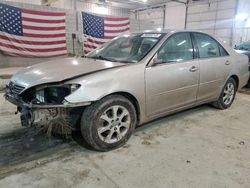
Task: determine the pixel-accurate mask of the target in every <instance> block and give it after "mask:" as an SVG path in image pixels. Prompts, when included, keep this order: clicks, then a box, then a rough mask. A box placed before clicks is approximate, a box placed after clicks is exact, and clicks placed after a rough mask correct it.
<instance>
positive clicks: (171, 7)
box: [165, 2, 186, 29]
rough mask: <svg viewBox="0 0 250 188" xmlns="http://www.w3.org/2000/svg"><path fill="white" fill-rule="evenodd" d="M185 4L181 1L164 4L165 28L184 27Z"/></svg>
mask: <svg viewBox="0 0 250 188" xmlns="http://www.w3.org/2000/svg"><path fill="white" fill-rule="evenodd" d="M185 14H186V6H185V5H184V4H181V3H175V2H170V3H167V4H166V17H165V29H184V27H185Z"/></svg>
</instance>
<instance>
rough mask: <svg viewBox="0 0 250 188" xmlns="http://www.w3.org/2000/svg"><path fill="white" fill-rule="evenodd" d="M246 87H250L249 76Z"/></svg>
mask: <svg viewBox="0 0 250 188" xmlns="http://www.w3.org/2000/svg"><path fill="white" fill-rule="evenodd" d="M246 87H247V88H250V78H249V80H248V82H247V85H246Z"/></svg>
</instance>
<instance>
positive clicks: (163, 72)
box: [145, 59, 199, 116]
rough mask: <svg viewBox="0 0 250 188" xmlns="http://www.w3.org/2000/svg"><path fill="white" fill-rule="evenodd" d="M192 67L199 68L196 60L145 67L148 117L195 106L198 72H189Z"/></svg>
mask: <svg viewBox="0 0 250 188" xmlns="http://www.w3.org/2000/svg"><path fill="white" fill-rule="evenodd" d="M193 66H194V67H199V62H198V60H197V59H196V60H192V61H187V62H179V63H166V64H161V65H158V66H152V67H147V69H146V72H145V80H146V83H145V86H146V101H147V115H148V116H152V115H157V114H159V113H162V112H164V111H170V110H173V109H175V108H179V107H181V106H188V105H193V104H195V102H196V97H197V92H198V83H199V70H197V71H195V72H191V71H190V69H191V67H193ZM170 73H171V74H170Z"/></svg>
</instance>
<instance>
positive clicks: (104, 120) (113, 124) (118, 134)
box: [81, 95, 137, 151]
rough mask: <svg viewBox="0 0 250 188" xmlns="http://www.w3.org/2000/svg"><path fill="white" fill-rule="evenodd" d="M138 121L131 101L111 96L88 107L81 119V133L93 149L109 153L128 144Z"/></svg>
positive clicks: (118, 96) (119, 96)
mask: <svg viewBox="0 0 250 188" xmlns="http://www.w3.org/2000/svg"><path fill="white" fill-rule="evenodd" d="M136 120H137V117H136V110H135V107H134V106H133V104H132V102H131V101H129V100H128V99H127V98H125V97H123V96H121V95H110V96H107V97H105V98H103V99H101V100H100V101H97V102H95V103H93V104H92V105H90V106H88V107H86V109H85V110H84V112H83V115H82V119H81V132H82V135H83V137H84V139H85V141H86V142H87V143H88V144H89V145H90V146H91V147H92V148H93V149H95V150H98V151H109V150H112V149H116V148H119V147H121V146H122V145H124V144H125V143H126V142H127V140H128V139H129V138H130V136H131V134H132V132H133V130H134V129H135V126H136V122H137V121H136Z"/></svg>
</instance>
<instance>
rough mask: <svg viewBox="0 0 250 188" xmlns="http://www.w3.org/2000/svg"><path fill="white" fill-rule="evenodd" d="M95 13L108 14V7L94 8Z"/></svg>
mask: <svg viewBox="0 0 250 188" xmlns="http://www.w3.org/2000/svg"><path fill="white" fill-rule="evenodd" d="M94 13H96V14H108V13H109V10H108V8H107V7H104V6H96V7H95V8H94Z"/></svg>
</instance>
